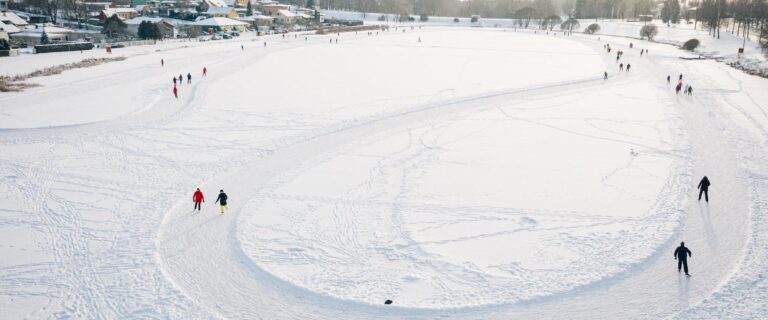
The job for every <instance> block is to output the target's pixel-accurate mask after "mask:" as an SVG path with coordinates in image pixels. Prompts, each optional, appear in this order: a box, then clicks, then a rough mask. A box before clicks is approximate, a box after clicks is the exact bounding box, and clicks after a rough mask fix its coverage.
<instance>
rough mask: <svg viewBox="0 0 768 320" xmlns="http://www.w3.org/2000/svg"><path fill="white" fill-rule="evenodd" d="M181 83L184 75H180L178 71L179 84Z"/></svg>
mask: <svg viewBox="0 0 768 320" xmlns="http://www.w3.org/2000/svg"><path fill="white" fill-rule="evenodd" d="M182 83H184V76H182V75H181V73H179V85H181V84H182Z"/></svg>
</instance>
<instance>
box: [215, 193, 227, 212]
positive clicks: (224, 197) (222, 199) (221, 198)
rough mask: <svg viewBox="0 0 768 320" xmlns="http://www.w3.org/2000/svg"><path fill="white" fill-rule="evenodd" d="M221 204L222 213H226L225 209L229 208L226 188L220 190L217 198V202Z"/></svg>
mask: <svg viewBox="0 0 768 320" xmlns="http://www.w3.org/2000/svg"><path fill="white" fill-rule="evenodd" d="M215 203H218V204H219V205H220V206H221V214H222V215H223V214H224V210H225V209H228V207H227V194H226V193H224V190H223V189H222V190H219V197H218V198H216V202H215Z"/></svg>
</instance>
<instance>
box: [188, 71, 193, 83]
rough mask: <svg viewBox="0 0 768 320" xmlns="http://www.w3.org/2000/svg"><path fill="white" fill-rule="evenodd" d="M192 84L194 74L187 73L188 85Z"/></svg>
mask: <svg viewBox="0 0 768 320" xmlns="http://www.w3.org/2000/svg"><path fill="white" fill-rule="evenodd" d="M190 83H192V74H191V73H189V72H187V84H190Z"/></svg>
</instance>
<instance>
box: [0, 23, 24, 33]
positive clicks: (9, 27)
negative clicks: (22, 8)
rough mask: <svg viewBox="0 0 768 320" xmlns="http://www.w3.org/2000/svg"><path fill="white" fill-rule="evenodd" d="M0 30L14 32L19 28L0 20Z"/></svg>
mask: <svg viewBox="0 0 768 320" xmlns="http://www.w3.org/2000/svg"><path fill="white" fill-rule="evenodd" d="M0 30H2V31H5V32H8V33H16V32H19V31H20V30H19V28H16V26H14V25H12V24H5V23H3V22H2V21H0Z"/></svg>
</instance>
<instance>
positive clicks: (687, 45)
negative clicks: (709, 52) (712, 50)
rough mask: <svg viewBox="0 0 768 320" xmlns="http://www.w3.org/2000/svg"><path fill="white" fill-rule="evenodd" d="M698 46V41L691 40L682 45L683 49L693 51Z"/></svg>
mask: <svg viewBox="0 0 768 320" xmlns="http://www.w3.org/2000/svg"><path fill="white" fill-rule="evenodd" d="M698 46H699V39H691V40H688V41H686V42H685V43H683V49H685V50H688V51H693V50H694V49H696V47H698Z"/></svg>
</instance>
